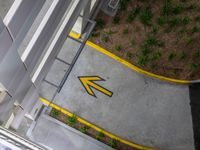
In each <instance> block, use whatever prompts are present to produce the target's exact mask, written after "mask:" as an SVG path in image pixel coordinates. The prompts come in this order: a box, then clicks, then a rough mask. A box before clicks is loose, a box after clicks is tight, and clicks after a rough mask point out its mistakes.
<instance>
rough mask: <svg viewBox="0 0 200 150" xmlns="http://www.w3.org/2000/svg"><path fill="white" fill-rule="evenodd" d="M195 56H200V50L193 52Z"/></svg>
mask: <svg viewBox="0 0 200 150" xmlns="http://www.w3.org/2000/svg"><path fill="white" fill-rule="evenodd" d="M193 56H194V57H195V58H200V50H198V51H195V52H194V53H193Z"/></svg>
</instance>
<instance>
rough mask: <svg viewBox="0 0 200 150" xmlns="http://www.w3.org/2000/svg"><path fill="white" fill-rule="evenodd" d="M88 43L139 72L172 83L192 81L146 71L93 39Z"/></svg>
mask: <svg viewBox="0 0 200 150" xmlns="http://www.w3.org/2000/svg"><path fill="white" fill-rule="evenodd" d="M70 36H72V37H74V38H80V36H81V35H80V34H76V33H70ZM87 45H88V46H90V47H92V48H94V49H96V50H97V51H99V52H101V53H103V54H105V55H107V56H109V57H111V58H113V59H115V60H117V61H118V62H120V63H122V64H123V65H125V66H127V67H128V68H130V69H132V70H134V71H136V72H138V73H141V74H143V75H146V76H148V77H152V78H156V79H159V80H162V81H167V82H172V83H178V84H189V83H191V81H188V80H178V79H173V78H168V77H164V76H161V75H157V74H154V73H151V72H148V71H145V70H143V69H141V68H139V67H137V66H135V65H133V64H131V63H129V62H127V61H126V60H124V59H122V58H120V57H118V56H116V55H115V54H113V53H111V52H109V51H108V50H106V49H104V48H102V47H100V46H99V45H96V44H95V43H93V42H91V41H87Z"/></svg>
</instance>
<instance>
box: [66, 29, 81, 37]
mask: <svg viewBox="0 0 200 150" xmlns="http://www.w3.org/2000/svg"><path fill="white" fill-rule="evenodd" d="M69 36H71V37H73V38H75V39H79V38H80V37H81V34H78V33H75V32H73V31H71V32H70V33H69Z"/></svg>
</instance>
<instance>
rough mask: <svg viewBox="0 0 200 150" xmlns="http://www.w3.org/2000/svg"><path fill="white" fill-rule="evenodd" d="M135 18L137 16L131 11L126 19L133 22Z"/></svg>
mask: <svg viewBox="0 0 200 150" xmlns="http://www.w3.org/2000/svg"><path fill="white" fill-rule="evenodd" d="M134 19H135V16H134V15H133V14H132V13H131V12H130V13H129V14H128V17H127V19H126V22H128V23H131V22H133V20H134Z"/></svg>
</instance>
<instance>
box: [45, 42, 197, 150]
mask: <svg viewBox="0 0 200 150" xmlns="http://www.w3.org/2000/svg"><path fill="white" fill-rule="evenodd" d="M66 42H69V43H70V45H71V47H68V46H67V44H65V45H64V47H63V48H62V51H61V53H62V55H61V56H62V58H63V59H65V61H68V60H67V59H68V57H67V54H68V53H69V51H73V49H74V48H75V47H76V42H75V41H72V40H68V41H66ZM75 49H76V48H75ZM58 67H59V66H57V67H56V68H57V70H59V71H57V72H55V71H52V72H51V74H52V73H53V72H54V75H55V76H58V75H59V74H62V73H63V72H64V71H65V69H64V68H60V69H58ZM80 77H84V78H85V79H88V78H89V79H90V80H89V81H90V84H88V87H86V86H85V85H84V84H83V82H82V81H81V80H80ZM90 77H95V78H93V79H96V80H91V78H90ZM48 79H49V80H52V81H54V80H55V78H54V77H53V76H51V78H48ZM54 82H55V81H54ZM87 83H88V82H87ZM91 83H93V84H92V85H91ZM99 87H101V88H99ZM102 88H103V89H104V90H107V91H110V92H112V94H111V95H109V94H106V92H105V91H103V90H102ZM41 91H42V92H41V96H43V97H45V98H47V99H51V93H50V91H54V89H53V87H51V86H50V85H46V86H42V89H41ZM91 91H92V93H93V94H94V95H93V94H91ZM53 102H54V103H55V104H57V105H59V106H61V107H63V108H67V109H68V110H69V111H71V112H74V113H76V114H77V115H79V116H81V117H83V118H85V119H86V120H88V121H90V122H92V123H94V124H96V125H98V126H100V127H102V128H103V129H105V130H108V131H109V132H111V133H113V134H116V135H118V136H120V137H122V138H125V139H128V140H131V141H133V142H136V143H138V144H141V145H145V146H150V147H155V148H160V149H166V150H171V149H172V150H193V149H194V144H193V143H194V141H193V131H192V119H191V111H190V105H189V89H188V87H187V86H182V85H174V84H168V83H165V82H161V81H158V80H154V79H152V78H148V77H145V76H142V75H140V74H138V73H136V72H134V71H133V70H131V69H129V68H127V67H126V66H124V65H122V64H120V63H119V62H117V61H115V60H113V59H112V58H110V57H108V56H106V55H104V54H102V53H100V52H98V51H96V50H95V49H93V48H91V47H89V46H85V48H84V50H83V52H82V54H81V56H80V57H79V59H78V61H77V63H76V65H75V66H74V68H73V70H72V72H71V74H70V76H69V78H68V80H67V82H66V83H65V85H64V87H63V88H62V90H61V92H60V93H59V94H57V95H56V97H55V99H54V101H53Z"/></svg>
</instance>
